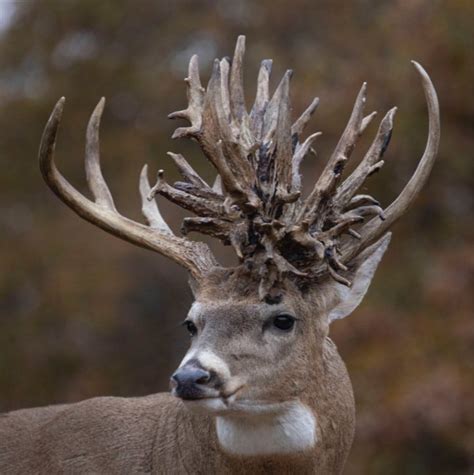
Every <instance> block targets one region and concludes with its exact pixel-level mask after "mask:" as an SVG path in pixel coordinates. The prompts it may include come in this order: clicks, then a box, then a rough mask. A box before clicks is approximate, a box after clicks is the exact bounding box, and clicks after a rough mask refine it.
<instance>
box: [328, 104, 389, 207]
mask: <svg viewBox="0 0 474 475" xmlns="http://www.w3.org/2000/svg"><path fill="white" fill-rule="evenodd" d="M396 112H397V108H396V107H393V108H392V109H390V110H389V111H388V112H387V114H386V115H385V117H384V118H383V119H382V120H381V122H380V126H379V129H378V131H377V134H376V136H375V138H374V140H373V142H372V145H371V146H370V148H369V150H368V151H367V153H366V154H365V156H364V158H363V159H362V161H361V162H360V164H359V165H358V166H357V168H356V169H355V170H354V171H353V172H352V174H351V175H350V176H349V177H347V178H346V180H345V181H344V182H343V183H342V184H341V186H340V187H339V188H338V190H337V192H336V196H335V198H334V205H335V206H336V207H341V206H344V205H345V203H346V202H347V201H348V200H349V199H350V198H352V196H353V195H354V193H356V191H357V190H358V189H359V188H360V187H361V186H362V184H363V183H364V181H365V180H366V178H367V177H368V176H370V174H371V173H372V172H373V171H374V168H373V167H374V166H375V165H377V163H380V161H381V158H382V157H383V155H384V153H385V151H386V150H387V147H388V145H389V142H390V138H391V136H392V130H393V119H394V117H395V113H396ZM372 115H373V114H371V116H372ZM369 117H370V116H369ZM382 162H383V161H382Z"/></svg>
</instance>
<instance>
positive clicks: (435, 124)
mask: <svg viewBox="0 0 474 475" xmlns="http://www.w3.org/2000/svg"><path fill="white" fill-rule="evenodd" d="M412 63H413V65H414V66H415V69H416V71H417V72H418V74H419V75H420V78H421V83H422V86H423V90H424V93H425V98H426V102H427V106H428V120H429V126H428V140H427V143H426V147H425V151H424V153H423V156H422V157H421V160H420V162H419V163H418V166H417V168H416V170H415V173H414V174H413V175H412V177H411V178H410V180H409V182H408V183H407V184H406V185H405V188H404V189H403V190H402V192H401V193H400V195H399V196H398V197H397V198H396V200H395V201H394V202H393V203H392V204H391V205H390V206H388V208H386V210H385V212H384V214H385V220H384V221H381V220H380V219H379V218H377V217H376V218H373V219H372V220H370V221H369V222H368V223H367V224H365V225H364V226H363V227H362V228H361V230H360V231H359V232H360V235H361V239H360V240H359V241H358V242H357V244H356V245H354V244H353V243H351V245H346V247H345V249H343V251H342V255H343V257H342V260H343V261H344V262H348V261H349V260H350V259H351V258H352V257H354V256H355V255H356V254H358V253H359V252H360V251H361V250H363V249H365V248H366V247H368V246H370V245H371V244H373V243H374V242H375V241H377V239H379V238H380V236H382V235H383V234H384V233H386V232H387V230H388V229H389V228H390V227H391V226H392V224H393V223H394V222H395V221H396V220H397V219H398V218H400V216H402V215H403V213H405V211H406V210H407V209H408V207H409V206H410V204H411V203H412V202H413V200H415V198H416V197H417V196H418V193H419V192H420V190H421V189H422V188H423V186H424V185H425V183H426V180H427V179H428V176H429V174H430V172H431V169H432V168H433V164H434V162H435V159H436V154H437V153H438V146H439V139H440V116H439V103H438V97H437V95H436V91H435V88H434V86H433V83H432V82H431V79H430V77H429V76H428V73H427V72H426V71H425V70H424V69H423V67H422V66H421V65H420V64H419V63H417V62H416V61H412Z"/></svg>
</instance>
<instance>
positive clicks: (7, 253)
mask: <svg viewBox="0 0 474 475" xmlns="http://www.w3.org/2000/svg"><path fill="white" fill-rule="evenodd" d="M473 18H474V3H473V2H472V1H467V0H450V1H449V2H448V1H444V2H443V1H433V0H403V1H402V0H399V1H385V0H377V1H376V0H373V1H367V0H355V1H351V2H345V1H318V2H315V1H314V0H292V1H283V0H272V1H259V2H251V1H243V0H228V1H185V0H174V1H151V0H150V1H139V0H135V1H116V0H115V1H112V0H61V1H59V0H57V1H49V0H36V1H35V0H23V1H20V0H18V1H11V0H0V130H1V132H0V163H1V170H2V171H1V173H0V197H1V199H0V412H1V411H7V410H12V409H18V408H21V407H27V406H38V405H45V404H52V403H59V402H73V401H78V400H81V399H84V398H90V397H93V396H98V395H116V396H139V395H145V394H149V393H153V392H157V391H166V390H167V387H168V378H169V375H170V374H171V372H172V370H173V369H174V368H175V366H176V365H177V363H178V362H179V361H180V359H181V358H182V355H183V353H184V351H185V349H186V347H187V344H188V337H187V335H186V332H185V330H184V329H183V328H182V327H181V326H180V325H179V323H180V322H181V321H182V320H183V319H184V317H185V315H186V312H187V309H188V307H189V305H190V302H191V293H190V291H189V290H188V287H187V277H186V274H185V272H184V271H183V270H181V269H180V268H178V267H177V265H175V264H174V263H171V262H169V261H168V260H166V259H165V258H162V257H160V256H158V255H156V254H153V253H150V252H148V251H145V250H141V249H138V248H135V247H133V246H131V245H130V244H127V243H124V242H122V241H120V240H117V239H116V238H114V237H112V236H110V235H108V234H106V233H104V232H103V231H101V230H99V229H97V228H95V227H93V226H92V225H90V224H88V223H86V222H85V221H82V220H81V219H79V218H78V217H77V216H76V215H74V214H73V213H72V212H71V211H70V210H69V209H67V208H66V207H65V206H64V205H63V204H62V203H60V202H59V201H58V200H57V199H56V197H54V196H53V194H52V193H51V192H50V191H49V190H48V189H47V187H46V186H45V184H44V183H43V181H42V179H41V177H40V173H39V170H38V166H37V158H36V157H37V149H38V144H39V140H40V136H41V132H42V129H43V127H44V125H45V123H46V120H47V118H48V115H49V113H50V111H51V109H52V107H53V105H54V104H55V102H56V100H57V99H58V98H59V97H60V96H62V95H64V96H66V97H67V103H66V109H65V114H64V117H63V123H62V127H61V130H60V136H59V143H58V149H57V157H58V162H59V164H60V168H61V169H62V171H63V172H64V174H65V175H66V176H67V177H69V179H70V180H71V181H72V182H73V183H74V184H75V185H76V186H77V187H78V188H79V189H81V190H83V191H84V190H85V182H84V172H83V161H82V160H83V147H84V132H85V127H86V124H87V120H88V117H89V114H90V113H91V112H92V110H93V108H94V106H95V105H96V103H97V101H98V100H99V98H100V97H101V96H106V97H107V106H106V110H105V114H104V118H103V121H102V129H101V149H102V164H103V169H104V173H105V176H106V178H107V180H108V182H109V184H110V186H111V189H112V191H113V193H114V195H115V197H116V202H117V205H118V206H119V209H120V210H121V211H122V212H123V213H124V214H126V215H127V216H130V217H131V218H134V219H141V218H140V213H139V209H140V200H139V195H138V175H139V171H140V169H141V167H142V165H143V164H144V163H148V164H149V166H150V167H151V170H152V173H155V172H156V170H157V169H158V168H164V169H166V172H167V175H168V177H169V179H170V180H172V179H173V178H174V177H176V172H175V170H173V167H172V166H171V163H170V161H169V159H167V157H166V155H165V153H166V151H168V150H172V151H175V152H181V153H183V154H184V155H185V156H186V157H187V158H188V159H189V160H190V162H191V163H192V164H193V166H194V167H195V168H197V169H198V170H199V172H200V173H201V174H202V175H203V176H205V177H206V178H207V179H209V180H213V172H212V170H211V168H210V166H208V164H207V163H206V162H205V160H204V158H203V156H202V155H201V154H200V152H199V150H198V148H197V146H195V145H194V144H192V143H187V142H186V141H179V142H172V141H171V139H170V135H171V133H172V131H173V130H174V128H175V127H176V126H177V125H178V124H177V123H175V122H172V121H169V120H167V118H166V116H167V114H168V113H169V112H172V111H174V110H178V109H181V108H183V107H184V106H185V104H186V99H185V86H184V83H183V81H182V79H183V78H184V77H185V74H186V68H187V62H188V60H189V58H190V56H191V55H192V54H193V53H198V54H199V59H200V64H201V74H202V79H203V81H207V78H208V77H209V71H210V64H211V61H212V59H213V58H214V57H216V56H219V57H222V56H224V55H229V54H231V53H232V52H233V48H234V42H235V39H236V37H237V35H238V34H246V35H247V51H248V53H247V55H246V75H245V80H246V85H247V86H246V88H247V101H248V104H250V103H251V100H252V97H253V94H254V92H255V82H256V79H255V78H256V74H257V70H258V66H259V62H260V60H261V59H264V58H273V59H274V73H273V82H272V84H273V86H275V85H276V84H277V82H278V81H279V79H280V77H281V75H282V74H283V72H284V71H285V69H286V68H292V69H294V71H295V75H294V77H293V80H292V101H293V108H294V114H295V116H296V115H299V113H300V112H301V111H302V110H303V109H304V108H305V107H306V106H307V104H309V102H310V101H311V99H312V97H313V96H315V95H318V96H320V98H321V104H320V106H319V109H318V111H317V112H316V114H315V117H314V118H313V119H312V122H311V124H310V127H309V132H311V131H315V130H322V131H323V133H324V135H323V137H322V138H321V140H319V142H318V158H316V159H315V158H314V157H311V156H309V157H308V158H307V160H306V162H305V164H304V174H305V177H306V181H307V183H308V184H311V183H313V182H314V180H315V177H316V176H317V173H318V170H319V169H320V167H321V164H323V163H324V160H325V159H327V157H328V154H329V153H330V151H331V149H332V147H334V146H335V144H336V142H337V139H338V137H339V135H340V134H341V132H342V130H343V128H344V127H345V124H346V121H347V119H348V117H349V114H350V111H351V109H352V105H353V102H354V99H355V96H356V94H357V92H358V90H359V88H360V85H361V83H362V82H363V81H364V80H367V81H368V82H369V96H368V97H369V99H368V106H367V111H370V110H374V109H376V110H378V111H379V118H380V116H381V115H382V114H383V113H384V112H385V111H386V110H388V109H389V108H390V107H392V106H393V105H398V106H399V113H398V115H397V119H396V125H395V129H394V135H393V138H392V142H391V144H390V148H389V151H388V153H387V155H386V157H387V163H386V166H385V167H384V169H383V170H382V172H381V173H379V174H377V175H376V176H374V178H373V179H372V180H371V181H370V183H369V186H368V190H369V192H370V193H371V194H372V193H373V194H374V195H375V196H377V197H378V198H379V199H380V200H381V202H382V203H383V204H384V205H387V204H388V203H389V202H390V201H391V200H393V198H394V197H395V196H396V195H397V193H398V192H399V191H400V190H401V188H402V187H403V185H404V183H405V182H406V180H407V179H408V177H409V176H410V174H411V173H412V172H413V170H414V167H415V165H416V163H417V161H418V159H419V158H420V156H421V154H422V152H423V149H424V145H425V141H426V136H427V112H426V106H425V102H424V96H423V92H422V89H421V86H420V82H419V80H418V77H417V75H416V74H415V73H414V70H413V67H412V66H411V64H410V62H409V60H410V59H417V60H418V61H420V62H421V63H422V64H423V65H424V66H425V67H426V69H427V70H428V72H429V73H430V75H431V77H432V79H433V81H434V83H435V85H436V87H437V90H438V93H439V97H440V101H441V112H442V141H441V150H440V153H439V158H438V161H437V163H436V165H435V168H434V170H433V173H432V175H431V178H430V180H429V183H428V185H427V186H426V187H425V189H424V190H423V193H422V195H421V197H420V198H419V199H418V200H417V202H416V203H415V206H414V207H413V209H412V210H411V211H410V212H409V213H408V215H406V216H405V217H404V219H403V220H402V222H400V223H399V224H397V225H396V227H395V229H394V239H393V240H392V244H391V248H390V249H389V251H388V253H387V254H386V257H385V258H384V262H383V263H382V265H381V266H380V268H379V271H378V274H377V276H376V279H375V281H374V284H373V285H372V288H371V290H370V291H369V293H368V295H367V297H366V299H365V301H364V303H363V304H362V305H361V306H360V307H359V308H358V309H357V311H356V312H355V313H354V314H353V315H352V316H351V317H350V318H348V319H346V320H344V321H339V322H336V323H335V324H334V325H333V327H332V337H333V339H334V340H335V341H336V343H337V345H338V347H339V349H340V353H341V354H342V356H343V358H344V360H345V361H346V363H347V365H348V368H349V372H350V375H351V377H352V381H353V384H354V391H355V396H356V401H357V433H356V439H355V443H354V447H353V450H352V452H351V455H350V458H349V461H348V464H347V468H346V473H347V474H381V473H383V474H386V475H391V474H394V475H395V474H402V473H403V474H448V473H449V474H465V473H472V469H473V467H474V465H473V453H474V405H473V400H474V372H473V369H474V315H473V314H474V305H473V291H474V287H473V284H474V244H473V177H474V160H473V156H472V151H473V149H474V136H473V125H474V101H473V99H474V94H473V81H474V64H473V63H474V61H473V55H472V50H473V47H474V44H473V29H474V20H473ZM375 130H376V125H371V127H370V129H369V131H368V132H366V135H367V137H366V138H365V139H364V140H362V141H361V143H360V145H359V146H358V148H357V152H358V153H356V154H355V155H356V161H357V157H359V158H360V156H361V154H363V152H364V151H365V149H366V147H367V145H368V143H370V139H371V136H373V134H374V133H375ZM160 203H161V209H162V212H163V214H164V215H165V217H166V219H167V220H168V222H169V223H170V224H171V225H172V227H173V228H174V229H175V230H176V231H178V230H179V226H180V223H181V219H182V216H183V215H182V213H181V211H180V210H179V209H178V208H177V207H175V206H174V205H170V204H169V203H167V202H163V201H160ZM213 246H214V249H216V252H217V253H218V254H219V255H220V256H221V257H222V258H223V259H224V260H225V259H227V258H228V256H227V253H228V252H229V251H228V249H226V248H220V247H218V245H217V244H216V243H214V244H213Z"/></svg>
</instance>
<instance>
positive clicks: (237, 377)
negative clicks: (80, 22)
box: [0, 37, 440, 474]
mask: <svg viewBox="0 0 474 475" xmlns="http://www.w3.org/2000/svg"><path fill="white" fill-rule="evenodd" d="M244 41H245V39H244V37H239V39H238V41H237V46H236V49H235V54H234V58H233V60H232V61H230V60H228V59H222V60H220V61H219V60H216V61H215V62H214V67H213V71H212V75H211V78H210V80H209V83H208V86H207V88H206V89H204V88H203V87H202V86H201V81H200V79H199V72H198V62H197V57H196V56H194V57H193V58H192V59H191V62H190V64H189V75H188V77H187V78H186V84H187V93H188V101H189V105H188V107H187V108H186V109H185V110H182V111H179V112H174V113H173V114H171V115H170V117H171V118H180V119H186V120H188V121H189V122H190V126H188V127H181V128H178V129H177V130H176V131H175V133H174V135H173V137H188V138H192V139H194V140H195V141H197V142H198V143H199V145H200V146H201V148H202V150H203V152H204V155H205V156H206V157H207V159H208V160H209V161H210V162H211V163H212V165H214V167H215V168H216V170H217V179H216V182H215V184H214V186H209V185H208V184H207V183H206V182H205V181H204V180H203V179H202V178H201V177H200V176H199V175H198V174H197V173H196V171H195V170H194V169H193V168H192V167H191V165H190V164H189V163H188V162H187V161H186V160H185V159H184V157H183V156H182V155H177V154H173V153H170V154H169V155H170V157H171V158H172V160H173V161H174V163H175V164H176V166H177V167H178V169H179V171H180V172H181V174H182V176H183V179H184V181H180V182H177V183H175V184H174V185H170V184H168V183H167V182H166V181H165V179H164V176H163V171H159V172H158V181H157V183H156V185H155V186H153V187H151V186H150V184H149V182H148V177H147V168H146V166H145V167H144V168H143V170H142V173H141V177H140V193H141V197H142V201H143V208H142V210H143V214H144V216H145V218H146V220H147V222H148V226H146V225H144V224H140V223H137V222H134V221H131V220H130V219H128V218H126V217H124V216H122V215H121V214H120V213H119V212H118V211H117V209H116V207H115V204H114V201H113V199H112V195H111V194H110V191H109V189H108V187H107V185H106V183H105V181H104V178H103V176H102V172H101V169H100V164H99V122H100V117H101V114H102V110H103V107H104V101H103V100H101V101H100V102H99V104H98V106H97V108H96V109H95V111H94V113H93V114H92V117H91V119H90V122H89V125H88V128H87V145H86V159H85V168H86V174H87V181H88V183H89V187H90V190H91V192H92V195H93V196H94V200H93V201H92V200H90V199H88V198H86V197H85V196H83V195H82V194H80V193H79V192H78V191H77V190H76V189H75V188H73V187H72V186H71V185H70V184H69V183H68V182H67V181H66V179H65V178H64V177H63V176H62V175H61V174H60V173H59V171H58V170H57V168H56V166H55V164H54V158H53V156H54V149H55V143H56V134H57V130H58V126H59V122H60V118H61V114H62V110H63V105H64V99H60V101H59V102H58V103H57V105H56V107H55V109H54V111H53V113H52V115H51V117H50V119H49V121H48V124H47V125H46V129H45V131H44V134H43V138H42V142H41V146H40V152H39V159H40V167H41V172H42V174H43V177H44V179H45V180H46V183H47V184H48V186H49V187H50V188H51V189H52V190H53V191H54V192H55V193H56V194H57V195H58V197H59V198H60V199H61V200H62V201H64V202H65V203H66V204H67V205H68V206H69V207H70V208H72V209H73V210H74V211H75V212H76V213H77V214H79V215H80V216H81V217H83V218H84V219H86V220H88V221H90V222H91V223H93V224H95V225H97V226H99V227H101V228H103V229H104V230H106V231H108V232H110V233H111V234H114V235H116V236H118V237H120V238H122V239H124V240H126V241H129V242H131V243H134V244H136V245H138V246H141V247H145V248H147V249H150V250H153V251H156V252H158V253H160V254H163V255H165V256H167V257H169V258H171V259H173V260H175V261H176V262H177V263H179V264H181V265H182V266H184V267H185V268H186V269H187V270H188V271H189V273H190V278H191V286H192V289H193V292H194V296H195V302H194V304H193V305H192V307H191V310H190V312H189V314H188V316H187V318H186V321H185V324H186V326H187V329H188V331H189V333H190V334H191V348H190V350H189V351H188V353H187V355H186V356H185V358H184V359H183V361H182V363H181V365H180V366H179V368H178V369H177V371H176V372H175V373H174V375H173V376H172V378H171V386H172V394H157V395H153V396H148V397H143V398H135V399H134V398H131V399H123V398H113V397H105V398H96V399H91V400H87V401H83V402H79V403H77V404H70V405H61V406H50V407H45V408H41V409H26V410H20V411H16V412H12V413H8V414H5V415H3V416H2V417H0V472H1V473H2V474H6V473H21V474H26V473H48V474H49V473H123V474H132V473H149V472H153V473H166V474H170V473H200V474H223V473H252V474H254V473H297V474H301V473H320V474H336V473H340V472H341V471H342V469H343V466H344V463H345V460H346V457H347V454H348V452H349V449H350V447H351V443H352V439H353V435H354V399H353V394H352V388H351V383H350V380H349V376H348V374H347V371H346V368H345V366H344V363H343V362H342V360H341V358H340V356H339V354H338V352H337V349H336V346H335V345H334V343H333V342H332V341H331V340H330V339H329V337H328V333H329V326H330V324H331V322H332V321H333V320H336V319H339V318H344V317H345V316H347V315H348V314H350V313H351V312H352V311H353V310H354V309H355V308H356V307H357V305H358V304H359V303H360V301H361V300H362V298H363V296H364V294H365V293H366V291H367V288H368V286H369V284H370V281H371V280H372V277H373V275H374V272H375V269H376V267H377V265H378V263H379V261H380V259H381V258H382V255H383V254H384V252H385V250H386V249H387V246H388V243H389V241H390V233H389V232H388V230H389V228H390V227H391V226H392V225H393V223H394V222H395V221H396V220H397V219H398V218H399V217H400V216H401V215H402V214H403V213H404V212H405V211H406V210H407V208H408V206H409V205H410V204H411V203H412V201H413V200H414V199H415V198H416V196H417V195H418V193H419V191H420V190H421V188H422V187H423V185H424V183H425V182H426V180H427V178H428V175H429V173H430V170H431V168H432V166H433V163H434V160H435V157H436V153H437V149H438V142H439V133H440V132H439V130H440V122H439V109H438V101H437V97H436V93H435V90H434V87H433V85H432V83H431V80H430V78H429V77H428V75H427V74H426V72H425V71H424V69H423V68H422V67H421V66H420V65H419V64H417V63H413V64H414V66H415V68H416V71H417V72H418V74H419V76H420V78H421V82H422V85H423V88H424V92H425V95H426V100H427V103H428V114H429V134H428V142H427V145H426V150H425V152H424V154H423V157H422V158H421V161H420V163H419V165H418V167H417V169H416V171H415V173H414V174H413V176H412V177H411V179H410V180H409V182H408V184H407V185H406V186H405V188H404V189H403V191H402V192H401V194H400V195H399V196H398V198H397V199H396V200H395V201H394V202H393V203H392V204H391V205H390V206H388V207H387V208H386V209H382V208H381V206H380V204H379V203H378V202H377V200H375V199H374V198H372V197H371V196H369V195H366V194H359V192H360V189H361V187H362V186H363V185H364V183H365V180H366V178H367V177H369V176H370V175H372V174H373V173H375V172H376V171H378V170H379V169H380V168H381V167H382V165H383V163H384V161H383V158H382V157H383V154H384V152H385V150H386V148H387V145H388V143H389V140H390V136H391V133H392V126H393V118H394V115H395V108H394V109H391V110H389V111H388V112H387V114H386V115H385V116H384V118H383V119H382V121H381V123H380V126H379V128H378V131H377V133H376V135H375V139H374V141H373V142H372V144H371V146H370V148H369V150H368V152H367V153H366V155H365V156H364V158H363V159H362V161H361V162H360V164H359V165H358V166H357V167H356V168H355V170H354V171H353V172H352V173H351V174H350V175H349V176H348V177H347V178H345V179H343V170H344V166H345V164H346V162H347V161H348V159H349V158H350V156H351V154H352V151H353V149H354V146H355V144H356V141H357V139H358V137H359V136H360V135H361V134H362V132H363V131H364V130H365V129H366V128H367V127H368V125H369V123H370V122H371V120H372V119H373V118H374V116H375V113H372V114H369V115H366V116H365V115H364V105H365V102H366V88H367V86H366V84H363V86H362V88H361V90H360V92H359V94H358V96H357V99H356V102H355V105H354V109H353V111H352V114H351V116H350V119H349V122H348V124H347V126H346V128H345V130H344V132H343V134H342V137H341V139H340V140H339V142H338V144H337V146H336V148H335V150H334V152H333V153H332V155H331V156H330V158H329V160H328V162H327V165H326V166H325V168H324V170H323V172H322V174H321V176H320V177H319V179H318V180H317V182H316V184H315V185H314V188H313V190H312V191H311V193H309V195H308V196H307V197H305V198H303V197H302V194H301V177H300V172H299V169H300V164H301V161H302V160H303V158H304V157H305V155H306V154H307V153H308V152H309V151H310V150H311V146H312V144H313V142H314V140H315V139H316V137H317V136H318V135H319V133H316V134H313V135H310V136H309V137H307V138H306V139H305V140H302V139H301V137H302V133H303V129H304V128H305V126H306V124H307V123H308V121H309V119H310V117H311V115H312V114H313V112H314V110H315V109H316V107H317V105H318V99H314V100H313V102H312V103H311V105H310V106H309V107H308V108H307V109H306V111H304V112H303V114H302V115H301V117H300V118H299V119H298V120H296V122H294V123H293V124H292V123H291V118H290V117H291V106H290V99H289V83H290V78H291V71H288V72H286V74H285V75H284V77H283V79H282V81H281V82H280V84H279V86H278V87H277V89H276V91H275V93H274V94H273V96H272V97H270V95H269V76H270V69H271V64H272V63H271V61H269V60H266V61H263V62H262V65H261V68H260V72H259V75H258V88H257V94H256V99H255V103H254V105H253V107H252V109H251V111H250V112H248V111H247V110H246V107H245V101H244V91H243V80H242V75H243V73H242V60H243V55H244ZM157 194H159V195H161V196H164V197H165V198H167V199H169V200H171V201H172V202H174V203H176V204H178V205H180V206H182V207H183V208H185V209H187V210H189V211H191V212H192V213H194V215H195V217H191V218H185V220H184V223H183V234H187V233H189V232H194V231H198V232H201V233H204V234H207V235H210V236H213V237H216V238H218V239H220V240H222V241H223V242H224V243H225V244H229V245H231V246H232V247H233V248H234V250H235V252H236V254H237V256H238V258H239V264H238V265H237V266H236V267H232V268H223V267H221V266H219V264H218V263H217V261H216V260H215V258H214V257H213V255H212V254H211V251H210V249H209V247H208V246H207V245H206V244H202V243H198V242H195V241H190V240H188V239H186V238H184V237H177V236H175V234H174V233H173V232H172V231H171V229H170V228H169V227H168V226H167V224H166V223H165V222H164V220H163V218H162V217H161V215H160V212H159V210H158V207H157V204H156V202H155V200H154V198H155V196H156V195H157Z"/></svg>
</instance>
